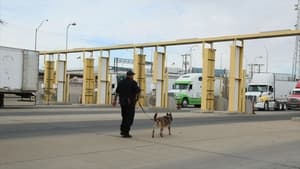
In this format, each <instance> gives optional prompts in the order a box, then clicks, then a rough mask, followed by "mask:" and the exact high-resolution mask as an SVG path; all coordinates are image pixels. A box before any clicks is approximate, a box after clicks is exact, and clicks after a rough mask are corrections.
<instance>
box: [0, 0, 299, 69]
mask: <svg viewBox="0 0 300 169" xmlns="http://www.w3.org/2000/svg"><path fill="white" fill-rule="evenodd" d="M0 3H1V4H0V11H1V13H0V19H3V20H5V21H6V22H7V24H6V25H0V45H4V46H12V47H20V48H28V49H33V47H34V30H35V28H36V27H37V25H38V24H39V23H40V21H42V20H43V19H49V22H47V23H45V24H44V25H43V26H42V27H41V28H40V30H39V32H38V49H40V50H53V49H64V48H65V34H66V33H65V31H66V25H67V24H68V23H71V22H74V21H75V22H76V23H77V26H75V27H71V28H70V29H69V35H70V36H69V37H70V39H69V46H70V48H78V47H94V46H106V45H113V44H120V43H140V42H152V41H164V40H175V39H180V38H184V39H185V38H193V37H209V36H220V35H230V34H244V33H256V32H260V31H268V30H275V29H286V28H289V29H293V26H294V24H295V20H296V12H295V11H293V5H294V3H296V1H295V0H294V1H282V0H264V1H259V0H253V1H243V2H241V1H238V0H227V1H221V0H214V1H208V0H185V1H183V0H164V1H159V0H128V1H121V0H110V1H107V0H86V1H83V0H63V1H59V0H51V1H50V0H45V1H38V0H28V1H18V0H10V1H0ZM266 42H267V46H268V49H269V57H270V66H269V67H270V70H274V71H279V72H281V71H285V72H290V70H289V69H290V65H291V64H290V63H291V62H292V59H291V58H292V57H293V49H294V39H293V38H287V39H285V38H283V39H279V40H274V43H273V39H268V40H266ZM248 43H249V44H248ZM228 45H229V44H228V43H224V44H223V45H222V44H218V45H215V46H216V47H217V48H218V49H217V53H216V54H217V58H220V57H221V56H220V55H222V57H223V59H222V64H223V65H225V66H226V67H227V68H228V65H229V46H228ZM263 46H264V43H260V41H253V42H252V41H251V42H247V43H246V47H247V49H245V56H246V57H247V59H248V60H251V59H253V58H255V57H256V56H258V55H264V54H265V50H264V47H263ZM188 51H189V47H175V48H169V49H168V52H169V53H168V55H169V56H170V57H173V58H174V59H176V61H177V62H178V65H180V64H181V60H180V58H181V57H180V55H181V54H182V53H185V52H188ZM200 54H201V48H199V49H194V51H193V55H194V56H195V59H194V60H195V62H193V63H195V65H197V66H198V65H201V56H200ZM116 55H117V54H116ZM282 56H285V58H286V61H285V62H287V63H288V64H287V65H288V66H281V67H280V69H279V68H278V66H277V65H278V64H280V63H281V62H282V60H281V58H282ZM216 64H217V65H220V64H221V61H220V60H219V59H217V63H216Z"/></svg>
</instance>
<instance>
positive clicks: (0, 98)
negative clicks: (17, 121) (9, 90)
mask: <svg viewBox="0 0 300 169" xmlns="http://www.w3.org/2000/svg"><path fill="white" fill-rule="evenodd" d="M2 107H4V94H3V93H0V108H2Z"/></svg>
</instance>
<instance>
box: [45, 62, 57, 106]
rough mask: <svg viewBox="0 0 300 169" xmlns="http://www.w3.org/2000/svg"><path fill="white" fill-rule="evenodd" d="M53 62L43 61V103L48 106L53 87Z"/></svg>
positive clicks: (51, 97)
mask: <svg viewBox="0 0 300 169" xmlns="http://www.w3.org/2000/svg"><path fill="white" fill-rule="evenodd" d="M54 64H55V62H54V61H50V60H48V61H45V72H44V86H45V88H44V103H46V104H49V103H50V102H52V101H53V95H54V89H53V85H54V82H55V78H54Z"/></svg>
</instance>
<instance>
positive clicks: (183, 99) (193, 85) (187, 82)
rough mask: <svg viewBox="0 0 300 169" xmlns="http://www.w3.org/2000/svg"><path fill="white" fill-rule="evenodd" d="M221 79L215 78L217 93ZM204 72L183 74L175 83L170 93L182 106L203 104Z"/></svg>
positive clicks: (216, 93) (216, 92) (217, 92)
mask: <svg viewBox="0 0 300 169" xmlns="http://www.w3.org/2000/svg"><path fill="white" fill-rule="evenodd" d="M219 89H220V80H219V79H215V91H214V93H215V95H218V94H219V91H220V90H219ZM201 90H202V73H189V74H184V75H181V76H180V77H179V78H178V79H177V80H176V81H175V83H174V84H173V87H172V89H171V90H169V91H168V95H169V96H171V97H174V98H175V100H176V102H177V104H180V105H181V107H187V106H188V105H194V106H195V107H200V106H201V93H202V91H201Z"/></svg>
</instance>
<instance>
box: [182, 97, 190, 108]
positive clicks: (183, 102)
mask: <svg viewBox="0 0 300 169" xmlns="http://www.w3.org/2000/svg"><path fill="white" fill-rule="evenodd" d="M188 105H189V101H188V99H187V98H183V99H182V103H181V107H187V106H188Z"/></svg>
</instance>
